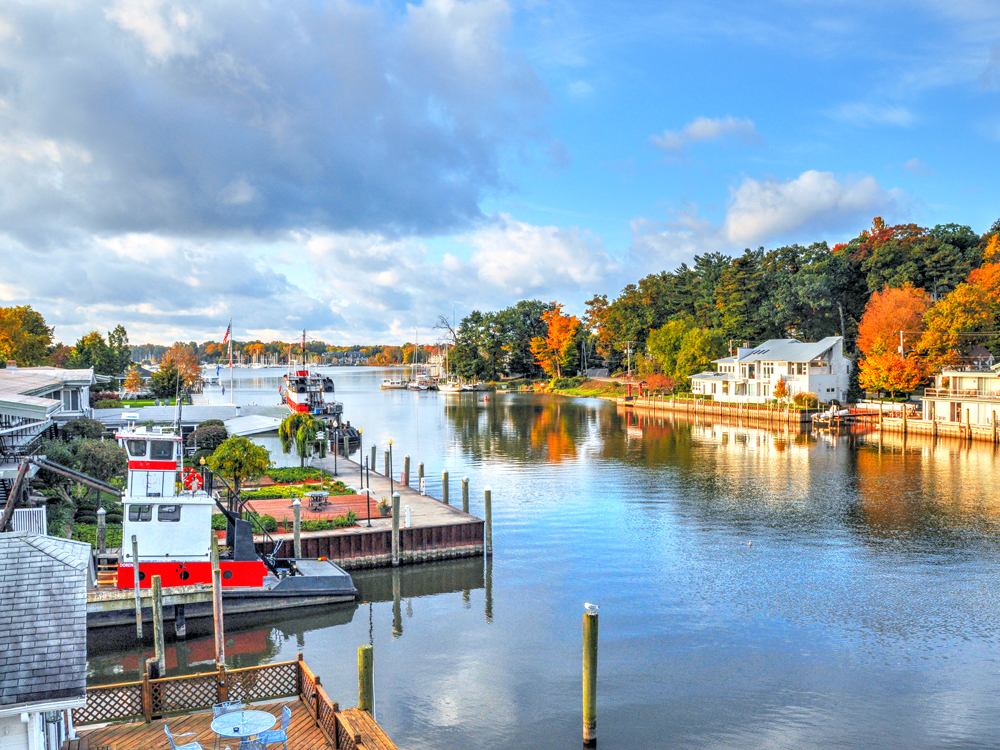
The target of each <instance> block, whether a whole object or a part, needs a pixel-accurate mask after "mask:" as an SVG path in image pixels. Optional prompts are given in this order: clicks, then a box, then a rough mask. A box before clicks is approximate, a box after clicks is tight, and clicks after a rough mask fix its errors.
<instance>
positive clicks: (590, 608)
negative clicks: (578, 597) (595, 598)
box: [583, 602, 600, 612]
mask: <svg viewBox="0 0 1000 750" xmlns="http://www.w3.org/2000/svg"><path fill="white" fill-rule="evenodd" d="M583 608H584V609H585V610H587V611H588V612H596V611H597V610H599V609H600V607H598V606H597V605H596V604H591V603H590V602H584V603H583Z"/></svg>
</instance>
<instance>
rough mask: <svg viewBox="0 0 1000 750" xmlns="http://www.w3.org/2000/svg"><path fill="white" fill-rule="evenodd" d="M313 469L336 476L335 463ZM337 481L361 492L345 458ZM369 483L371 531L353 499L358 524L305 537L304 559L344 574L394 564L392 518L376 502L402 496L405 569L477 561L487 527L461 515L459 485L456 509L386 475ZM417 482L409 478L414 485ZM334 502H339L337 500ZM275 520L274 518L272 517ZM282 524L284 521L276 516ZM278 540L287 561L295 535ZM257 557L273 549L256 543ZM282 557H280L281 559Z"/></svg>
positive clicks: (353, 466)
mask: <svg viewBox="0 0 1000 750" xmlns="http://www.w3.org/2000/svg"><path fill="white" fill-rule="evenodd" d="M312 464H313V466H316V467H318V468H321V469H323V470H325V471H327V472H329V473H330V474H332V473H333V468H334V459H333V456H328V457H327V458H325V459H314V460H313V462H312ZM337 478H338V479H340V480H341V481H343V482H344V483H346V484H348V485H350V486H354V487H357V486H358V485H359V483H360V479H361V477H360V467H359V465H358V464H357V462H355V461H351V460H350V459H346V458H344V457H342V456H340V457H338V458H337ZM366 479H370V481H371V489H372V501H371V526H370V527H369V526H368V515H367V513H366V512H364V511H365V510H367V508H366V507H365V506H364V505H359V504H358V503H357V502H356V501H355V500H352V501H350V502H351V509H353V510H355V512H358V510H361V511H362V512H359V513H358V521H357V522H358V525H357V526H352V527H349V528H344V529H332V530H329V531H306V532H302V556H303V557H311V558H317V557H326V558H327V559H329V560H331V561H332V562H335V563H336V564H337V565H340V566H341V567H342V568H345V569H353V568H374V567H385V566H391V565H392V519H391V518H383V517H381V516H380V515H379V512H378V507H377V506H378V501H379V500H380V499H381V498H383V497H384V498H390V499H391V493H392V492H398V493H399V495H400V512H401V514H402V517H401V518H400V524H399V525H400V528H399V562H400V564H403V565H409V564H412V563H418V562H426V561H430V560H447V559H452V558H458V557H473V556H478V555H482V554H483V544H484V532H485V528H484V526H485V522H484V521H483V519H481V518H477V517H476V516H473V515H471V514H469V513H465V512H464V511H463V510H462V507H461V503H462V493H461V480H460V479H458V478H457V477H456V478H453V479H452V480H451V482H450V484H451V487H450V490H451V491H450V493H449V494H450V497H451V498H454V499H455V500H457V506H456V505H454V504H449V503H445V502H443V501H441V500H438V499H436V498H433V497H431V496H430V495H421V494H420V492H419V491H418V490H417V489H415V488H414V487H413V486H406V485H403V484H400V483H399V482H395V481H394V482H393V483H392V490H391V491H390V486H389V478H388V477H387V476H385V475H384V474H379V473H376V472H374V471H372V472H370V473H369V474H368V475H367V476H366ZM412 480H413V478H411V481H412ZM333 501H334V502H336V498H334V499H333ZM291 502H292V501H291V500H289V501H288V502H287V506H288V508H287V510H288V517H289V518H291V516H292V511H291ZM406 506H409V508H410V525H409V526H406V516H405V508H406ZM271 515H275V514H274V513H271ZM275 518H279V519H282V518H283V516H277V515H275ZM272 537H273V538H274V539H275V540H284V542H285V543H284V545H283V546H282V553H283V556H287V557H290V556H291V555H292V542H293V535H292V534H290V533H285V534H272ZM257 550H258V552H259V553H270V552H271V550H270V545H268V544H266V543H265V542H264V541H263V540H262V539H261V540H258V543H257ZM279 556H282V555H279Z"/></svg>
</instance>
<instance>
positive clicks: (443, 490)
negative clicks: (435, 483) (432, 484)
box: [441, 471, 451, 505]
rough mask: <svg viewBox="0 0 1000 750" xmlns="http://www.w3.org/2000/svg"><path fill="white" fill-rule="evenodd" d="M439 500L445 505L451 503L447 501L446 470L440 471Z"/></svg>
mask: <svg viewBox="0 0 1000 750" xmlns="http://www.w3.org/2000/svg"><path fill="white" fill-rule="evenodd" d="M441 502H443V503H444V504H445V505H451V503H449V502H448V472H447V471H442V472H441Z"/></svg>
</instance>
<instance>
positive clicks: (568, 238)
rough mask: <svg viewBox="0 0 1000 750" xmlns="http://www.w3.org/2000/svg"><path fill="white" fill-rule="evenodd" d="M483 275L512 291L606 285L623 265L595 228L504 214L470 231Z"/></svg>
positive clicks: (475, 264)
mask: <svg viewBox="0 0 1000 750" xmlns="http://www.w3.org/2000/svg"><path fill="white" fill-rule="evenodd" d="M469 243H470V244H471V245H473V246H474V247H475V248H477V250H476V252H475V253H474V254H473V256H472V261H471V262H472V266H473V267H474V268H475V269H476V272H477V275H478V276H479V278H480V279H481V280H483V281H485V282H487V283H488V284H489V285H490V286H491V287H493V288H495V289H497V290H499V291H501V292H502V293H504V294H506V295H509V296H511V297H523V296H529V297H530V296H535V295H538V294H542V293H545V294H549V295H551V294H556V293H558V292H564V291H578V290H581V289H583V290H586V289H590V288H594V287H596V286H598V285H601V286H603V284H604V282H605V281H606V280H607V279H608V277H609V276H611V275H613V274H616V273H617V272H618V270H619V267H618V264H617V263H616V262H615V260H614V259H613V258H612V257H611V256H610V255H608V254H607V252H605V250H604V248H603V246H602V244H601V242H600V240H599V239H598V238H597V237H596V236H595V235H594V234H593V233H591V232H586V231H582V230H580V229H577V228H576V227H574V228H572V229H562V228H560V227H539V226H534V225H532V224H525V223H524V222H521V221H517V220H516V219H514V218H513V217H512V216H509V215H507V214H501V216H500V217H499V221H497V222H496V223H494V224H493V225H491V226H489V227H485V228H483V229H480V230H478V231H477V232H475V233H474V234H472V235H471V236H470V237H469Z"/></svg>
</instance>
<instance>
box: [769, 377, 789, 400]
mask: <svg viewBox="0 0 1000 750" xmlns="http://www.w3.org/2000/svg"><path fill="white" fill-rule="evenodd" d="M771 393H772V395H773V396H774V397H775V398H776V399H778V401H783V400H785V399H786V398H788V386H787V385H785V379H784V378H778V382H777V383H775V384H774V390H773V391H771Z"/></svg>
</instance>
